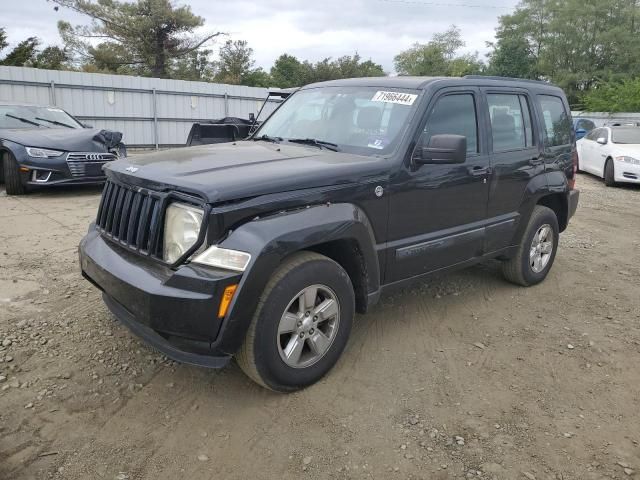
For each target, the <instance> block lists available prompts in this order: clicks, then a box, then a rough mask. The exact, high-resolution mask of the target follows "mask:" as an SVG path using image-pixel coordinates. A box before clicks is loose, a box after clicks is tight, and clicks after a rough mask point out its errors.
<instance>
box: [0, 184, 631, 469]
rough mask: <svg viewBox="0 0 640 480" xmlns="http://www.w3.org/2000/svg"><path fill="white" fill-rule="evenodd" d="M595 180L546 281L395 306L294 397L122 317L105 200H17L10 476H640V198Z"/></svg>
mask: <svg viewBox="0 0 640 480" xmlns="http://www.w3.org/2000/svg"><path fill="white" fill-rule="evenodd" d="M578 186H579V188H581V190H582V197H581V203H580V206H579V210H578V213H577V215H576V217H575V218H574V219H573V221H572V223H571V225H570V227H569V230H568V231H567V232H566V233H564V234H563V235H562V237H561V244H560V249H559V252H558V256H557V258H556V263H555V266H554V268H553V269H552V271H551V273H550V275H549V277H548V278H547V280H546V281H545V282H544V283H543V284H541V285H539V286H536V287H532V288H528V289H527V288H520V287H516V286H513V285H511V284H509V283H506V282H505V281H504V280H503V279H502V277H501V275H500V274H499V268H498V266H497V264H496V263H494V262H490V263H487V264H483V265H480V266H477V267H474V268H471V269H469V270H465V271H461V272H458V273H454V274H450V275H446V276H443V277H440V278H436V279H434V280H432V281H430V282H429V283H425V284H420V285H416V286H415V287H413V288H411V289H408V290H406V291H404V292H402V293H399V294H397V295H394V296H387V297H384V298H383V299H382V301H381V303H380V304H379V305H378V306H377V307H376V308H375V309H374V310H373V312H371V313H370V314H368V315H366V316H359V317H358V318H357V319H356V322H355V324H354V330H353V333H352V337H351V339H350V343H349V345H348V347H347V350H346V351H345V354H344V356H343V358H342V359H341V360H340V362H339V363H338V365H337V366H336V368H335V369H334V370H333V371H332V372H331V373H330V374H329V375H328V376H327V377H326V378H325V379H324V380H323V381H322V382H320V383H319V384H317V385H315V386H313V387H311V388H309V389H307V390H305V391H303V392H299V393H295V394H291V395H280V394H275V393H272V392H268V391H266V390H263V389H261V388H260V387H258V386H256V385H254V384H253V383H252V382H251V381H249V380H248V379H247V378H245V377H244V375H243V374H242V373H241V372H240V370H239V369H238V367H237V366H236V365H235V364H231V365H230V366H229V367H228V368H226V369H225V370H222V371H208V370H204V369H199V368H194V367H189V366H184V365H179V364H175V363H174V362H172V361H169V360H167V359H166V358H163V357H162V356H161V355H159V354H157V353H155V352H154V351H153V350H151V349H149V348H147V347H146V346H145V345H144V344H142V343H141V342H140V341H138V340H137V339H136V338H135V337H133V336H132V335H131V334H130V333H129V332H128V331H127V330H126V329H125V328H124V327H123V326H121V325H120V324H119V323H118V322H117V321H115V320H114V319H113V318H112V317H111V316H110V314H109V313H108V312H107V310H106V308H105V307H104V305H103V304H102V301H101V299H100V296H99V294H98V292H97V291H96V290H95V289H94V288H93V287H92V286H91V285H90V284H88V283H87V282H85V281H84V280H83V279H82V278H81V276H80V273H79V271H78V264H77V253H76V248H77V244H78V242H79V240H80V238H81V237H82V235H83V233H84V232H85V231H86V227H87V225H88V223H89V222H90V221H91V219H92V218H93V217H94V215H95V211H96V208H97V205H98V199H99V193H100V191H99V189H73V190H71V189H70V190H59V191H43V192H40V193H35V194H31V195H28V196H25V197H19V198H16V197H7V196H6V194H5V193H4V191H3V190H0V222H1V223H0V225H1V227H0V245H2V248H1V250H0V478H1V479H49V478H52V479H78V480H79V479H103V478H104V479H109V480H123V479H132V480H133V479H154V480H155V479H176V478H189V479H205V478H206V479H212V478H216V479H248V478H252V479H263V478H282V479H294V478H295V479H298V478H310V479H317V478H327V479H360V478H362V479H368V478H371V479H395V478H398V479H420V478H421V479H436V480H437V479H449V478H479V479H494V478H495V479H519V478H522V479H529V480H531V479H562V480H568V479H601V478H619V479H622V478H640V446H639V443H638V442H640V420H639V414H638V412H639V411H640V372H639V370H638V365H639V364H640V253H639V252H640V248H639V247H640V188H637V187H621V188H605V187H604V186H603V184H602V182H601V181H599V180H597V179H595V178H593V177H590V176H586V175H581V176H580V177H579V179H578ZM636 472H638V473H636Z"/></svg>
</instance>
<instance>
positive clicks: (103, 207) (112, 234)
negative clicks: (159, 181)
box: [96, 180, 163, 258]
mask: <svg viewBox="0 0 640 480" xmlns="http://www.w3.org/2000/svg"><path fill="white" fill-rule="evenodd" d="M162 203H163V202H162V197H161V196H160V195H159V194H157V193H155V192H151V191H147V190H142V189H138V188H136V187H128V186H123V185H119V184H117V183H114V182H112V181H110V180H107V182H106V184H105V186H104V191H103V192H102V199H101V200H100V207H99V208H98V217H97V219H96V226H97V227H98V229H99V230H100V231H101V233H102V234H103V235H104V236H106V237H107V238H110V239H111V240H113V241H115V242H118V243H119V244H120V245H122V246H124V247H128V248H130V249H133V250H136V251H137V252H139V253H141V254H143V255H150V256H154V257H157V258H161V257H162V241H161V235H162V232H161V230H162V228H161V226H162Z"/></svg>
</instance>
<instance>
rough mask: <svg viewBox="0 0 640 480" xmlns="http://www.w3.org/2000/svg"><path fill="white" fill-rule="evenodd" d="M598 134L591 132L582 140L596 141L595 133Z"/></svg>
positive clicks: (595, 131)
mask: <svg viewBox="0 0 640 480" xmlns="http://www.w3.org/2000/svg"><path fill="white" fill-rule="evenodd" d="M597 132H598V130H591V131H590V132H589V133H587V134H586V135H585V136H584V138H585V139H586V140H591V141H595V140H596V133H597Z"/></svg>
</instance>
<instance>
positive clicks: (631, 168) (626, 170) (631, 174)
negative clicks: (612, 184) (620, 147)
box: [614, 160, 640, 183]
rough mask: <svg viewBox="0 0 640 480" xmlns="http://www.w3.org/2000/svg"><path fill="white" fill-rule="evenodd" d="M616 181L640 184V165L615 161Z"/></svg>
mask: <svg viewBox="0 0 640 480" xmlns="http://www.w3.org/2000/svg"><path fill="white" fill-rule="evenodd" d="M614 172H615V175H614V180H615V181H616V182H620V183H640V165H638V164H635V163H629V162H623V161H620V160H616V161H615V170H614Z"/></svg>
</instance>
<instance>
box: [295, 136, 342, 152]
mask: <svg viewBox="0 0 640 480" xmlns="http://www.w3.org/2000/svg"><path fill="white" fill-rule="evenodd" d="M287 142H291V143H302V144H303V145H313V146H315V147H319V148H326V149H327V150H331V151H333V152H337V151H338V144H337V143H331V142H325V141H324V140H318V139H316V138H287Z"/></svg>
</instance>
